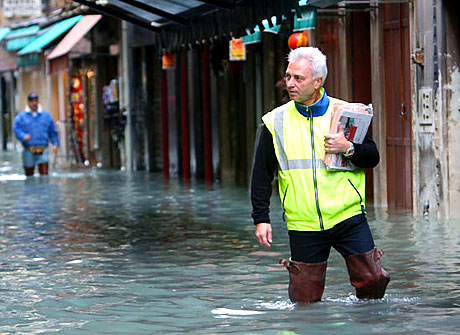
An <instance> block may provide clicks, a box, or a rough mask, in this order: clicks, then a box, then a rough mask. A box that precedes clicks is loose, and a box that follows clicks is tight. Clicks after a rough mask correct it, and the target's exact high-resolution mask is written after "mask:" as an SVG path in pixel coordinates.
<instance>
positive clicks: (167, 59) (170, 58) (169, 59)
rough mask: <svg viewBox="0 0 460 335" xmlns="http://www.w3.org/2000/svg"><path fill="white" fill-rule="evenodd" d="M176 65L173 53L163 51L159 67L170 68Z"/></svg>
mask: <svg viewBox="0 0 460 335" xmlns="http://www.w3.org/2000/svg"><path fill="white" fill-rule="evenodd" d="M175 67H176V57H175V55H174V54H168V53H166V52H164V53H163V57H162V62H161V68H162V69H163V70H171V69H174V68H175Z"/></svg>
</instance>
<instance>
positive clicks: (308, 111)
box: [294, 87, 330, 117]
mask: <svg viewBox="0 0 460 335" xmlns="http://www.w3.org/2000/svg"><path fill="white" fill-rule="evenodd" d="M321 93H322V97H321V99H319V100H318V101H317V102H315V103H314V104H313V105H310V106H305V105H302V104H301V103H298V102H297V101H294V103H295V107H296V108H297V110H298V111H299V113H300V114H302V115H303V116H306V117H310V116H313V117H315V116H321V115H324V114H325V113H326V111H327V107H328V106H329V101H330V99H329V97H328V96H327V94H326V90H325V89H324V88H322V87H321Z"/></svg>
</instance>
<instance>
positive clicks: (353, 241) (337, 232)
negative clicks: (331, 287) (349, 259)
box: [289, 214, 375, 263]
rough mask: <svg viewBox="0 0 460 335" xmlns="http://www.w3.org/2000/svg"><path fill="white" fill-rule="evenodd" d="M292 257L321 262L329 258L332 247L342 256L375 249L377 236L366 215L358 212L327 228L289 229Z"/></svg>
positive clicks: (302, 260) (298, 259)
mask: <svg viewBox="0 0 460 335" xmlns="http://www.w3.org/2000/svg"><path fill="white" fill-rule="evenodd" d="M289 244H290V247H291V259H292V260H293V261H297V262H303V263H320V262H325V261H326V260H327V259H328V258H329V253H330V251H331V247H333V248H334V249H336V250H337V251H338V252H339V253H340V254H341V255H342V256H343V257H346V256H350V255H353V254H359V253H363V252H367V251H369V250H371V249H373V248H374V246H375V245H374V239H373V238H372V233H371V230H370V229H369V225H368V223H367V219H366V216H365V215H364V214H359V215H356V216H353V217H351V218H349V219H347V220H345V221H342V222H340V223H338V224H337V225H335V226H334V227H332V228H331V229H328V230H324V231H295V230H290V231H289Z"/></svg>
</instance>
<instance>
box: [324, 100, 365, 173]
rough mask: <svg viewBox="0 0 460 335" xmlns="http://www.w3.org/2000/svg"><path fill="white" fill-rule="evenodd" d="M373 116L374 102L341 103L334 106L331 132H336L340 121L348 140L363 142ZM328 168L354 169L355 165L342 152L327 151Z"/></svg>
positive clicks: (339, 169) (326, 161) (325, 160)
mask: <svg viewBox="0 0 460 335" xmlns="http://www.w3.org/2000/svg"><path fill="white" fill-rule="evenodd" d="M372 117H373V109H372V104H369V105H364V104H361V103H340V104H336V105H335V106H334V110H333V111H332V117H331V126H330V128H329V132H330V133H331V134H336V133H337V131H338V126H339V123H340V124H341V126H342V129H343V133H344V135H345V137H346V138H347V140H349V141H350V142H353V143H357V144H361V143H363V140H364V137H365V136H366V134H367V130H368V129H369V125H370V124H371V120H372ZM323 161H324V163H325V164H326V167H327V169H328V170H332V171H334V170H337V171H352V170H354V169H355V166H354V165H353V164H352V163H351V162H350V161H349V160H348V159H346V158H345V157H344V156H343V155H342V154H330V153H326V154H325V155H324V158H323Z"/></svg>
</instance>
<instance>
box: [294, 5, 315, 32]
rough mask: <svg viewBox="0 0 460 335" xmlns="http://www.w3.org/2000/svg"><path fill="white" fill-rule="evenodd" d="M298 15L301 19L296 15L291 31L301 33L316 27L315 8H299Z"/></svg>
mask: <svg viewBox="0 0 460 335" xmlns="http://www.w3.org/2000/svg"><path fill="white" fill-rule="evenodd" d="M300 14H301V15H302V17H299V16H298V15H297V14H296V15H295V17H294V27H293V29H292V31H303V30H305V29H311V28H315V27H316V8H312V7H306V6H305V7H300Z"/></svg>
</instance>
